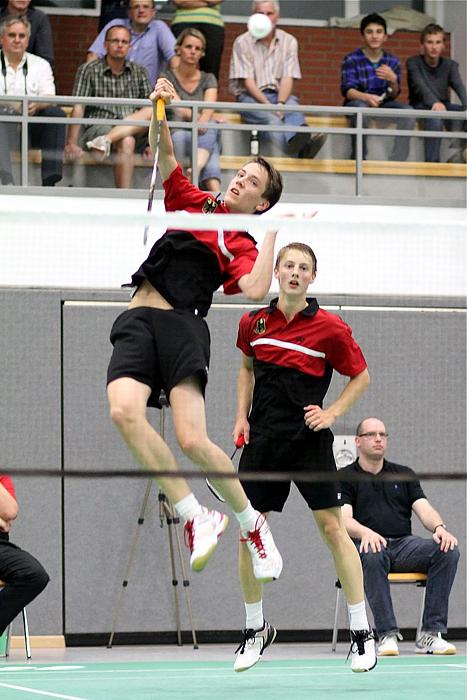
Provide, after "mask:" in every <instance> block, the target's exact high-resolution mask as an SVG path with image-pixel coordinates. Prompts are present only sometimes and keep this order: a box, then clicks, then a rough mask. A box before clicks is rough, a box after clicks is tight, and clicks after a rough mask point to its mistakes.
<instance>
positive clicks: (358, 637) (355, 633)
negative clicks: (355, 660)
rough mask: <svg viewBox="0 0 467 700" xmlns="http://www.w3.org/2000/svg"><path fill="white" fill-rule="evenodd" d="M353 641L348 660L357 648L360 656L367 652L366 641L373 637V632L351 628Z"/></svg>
mask: <svg viewBox="0 0 467 700" xmlns="http://www.w3.org/2000/svg"><path fill="white" fill-rule="evenodd" d="M350 637H351V640H352V641H351V642H350V649H349V653H348V654H347V659H346V661H348V659H349V656H350V654H352V653H353V652H354V651H355V650H357V652H358V655H359V656H363V655H364V653H365V642H368V640H369V639H373V633H372V632H371V631H370V630H351V632H350Z"/></svg>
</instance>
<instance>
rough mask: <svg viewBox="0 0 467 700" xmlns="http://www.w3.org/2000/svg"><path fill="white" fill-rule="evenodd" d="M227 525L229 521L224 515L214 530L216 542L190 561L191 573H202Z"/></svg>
mask: <svg viewBox="0 0 467 700" xmlns="http://www.w3.org/2000/svg"><path fill="white" fill-rule="evenodd" d="M228 524H229V519H228V517H227V516H226V515H224V517H223V518H222V520H221V522H220V523H219V525H218V526H217V529H216V535H217V537H216V540H215V541H214V540H213V542H212V544H211V546H210V547H209V549H207V550H206V552H205V553H204V554H203V555H201V556H199V557H197V558H196V559H193V560H192V561H190V566H191V568H192V570H193V571H196V572H199V571H202V570H203V569H204V567H205V566H206V565H207V563H208V562H209V560H210V559H211V557H212V555H213V554H214V552H215V551H216V547H217V543H218V541H219V537H220V536H221V535H222V534H223V532H224V531H225V529H226V527H227V525H228Z"/></svg>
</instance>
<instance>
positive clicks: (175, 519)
mask: <svg viewBox="0 0 467 700" xmlns="http://www.w3.org/2000/svg"><path fill="white" fill-rule="evenodd" d="M172 522H173V525H174V531H175V537H176V539H177V549H178V558H179V561H180V569H181V572H182V577H183V590H184V591H185V601H186V608H187V611H188V619H189V620H190V627H191V637H192V639H193V649H198V640H197V639H196V630H195V624H194V621H193V611H192V608H191V596H190V590H189V586H190V582H189V580H188V579H187V576H186V567H185V560H184V558H183V548H182V543H181V540H180V533H179V531H178V527H177V526H178V524H179V523H180V519H179V517H178V515H176V514H175V515H174V516H173V518H172Z"/></svg>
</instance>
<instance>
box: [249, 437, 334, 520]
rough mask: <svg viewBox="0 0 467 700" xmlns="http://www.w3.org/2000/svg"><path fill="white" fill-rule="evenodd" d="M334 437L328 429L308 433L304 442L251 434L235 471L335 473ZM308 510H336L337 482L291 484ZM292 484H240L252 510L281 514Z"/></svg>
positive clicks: (271, 482) (264, 482) (260, 482)
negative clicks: (307, 437)
mask: <svg viewBox="0 0 467 700" xmlns="http://www.w3.org/2000/svg"><path fill="white" fill-rule="evenodd" d="M333 441H334V436H333V434H332V432H331V431H330V430H320V431H319V432H317V433H310V437H309V439H306V440H287V438H283V439H281V440H279V439H277V440H274V439H271V438H270V437H266V436H264V435H258V434H256V435H255V434H254V433H253V434H251V435H250V443H249V444H248V445H245V447H244V448H243V453H242V456H241V458H240V464H239V468H238V471H239V473H242V472H261V471H276V472H287V471H290V472H292V471H294V472H295V471H304V472H310V471H317V472H335V471H336V463H335V461H334V454H333V451H332V443H333ZM294 483H295V485H296V487H297V488H298V490H299V491H300V493H301V494H302V496H303V498H304V499H305V501H306V502H307V504H308V506H309V507H310V508H311V510H321V509H322V508H335V507H338V506H341V505H342V501H341V499H340V486H339V484H338V482H335V481H334V482H332V481H328V482H314V483H313V482H312V481H297V480H295V481H294ZM290 484H291V481H242V485H243V488H244V489H245V493H246V495H247V496H248V498H249V499H250V501H251V504H252V506H253V508H256V510H259V511H260V512H261V513H265V512H267V511H270V510H277V511H279V512H280V511H282V509H283V507H284V504H285V502H286V500H287V497H288V495H289V492H290Z"/></svg>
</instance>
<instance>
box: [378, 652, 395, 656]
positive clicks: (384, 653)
mask: <svg viewBox="0 0 467 700" xmlns="http://www.w3.org/2000/svg"><path fill="white" fill-rule="evenodd" d="M378 656H399V652H398V651H378Z"/></svg>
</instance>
